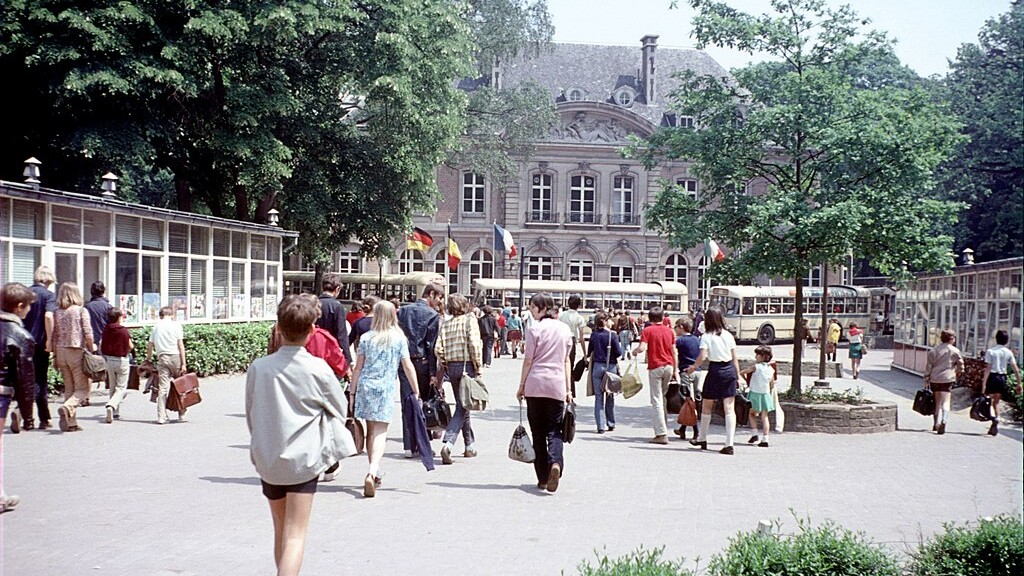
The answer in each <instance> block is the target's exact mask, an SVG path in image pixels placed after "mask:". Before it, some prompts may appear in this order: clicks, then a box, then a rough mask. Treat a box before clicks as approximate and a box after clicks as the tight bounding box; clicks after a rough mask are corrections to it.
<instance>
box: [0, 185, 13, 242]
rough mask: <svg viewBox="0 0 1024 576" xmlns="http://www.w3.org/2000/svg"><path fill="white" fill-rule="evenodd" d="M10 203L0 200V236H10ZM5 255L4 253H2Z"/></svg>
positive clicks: (4, 199) (3, 199) (6, 200)
mask: <svg viewBox="0 0 1024 576" xmlns="http://www.w3.org/2000/svg"><path fill="white" fill-rule="evenodd" d="M10 208H11V201H10V200H8V199H7V198H0V236H10V235H11V210H10ZM4 254H5V255H6V252H4Z"/></svg>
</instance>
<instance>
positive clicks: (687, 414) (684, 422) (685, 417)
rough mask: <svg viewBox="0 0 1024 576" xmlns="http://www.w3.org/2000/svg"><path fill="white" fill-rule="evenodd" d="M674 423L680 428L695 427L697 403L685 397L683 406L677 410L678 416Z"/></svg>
mask: <svg viewBox="0 0 1024 576" xmlns="http://www.w3.org/2000/svg"><path fill="white" fill-rule="evenodd" d="M676 423H678V424H679V425H680V426H696V425H697V403H696V402H695V401H694V400H693V398H691V397H689V396H687V397H686V398H684V399H683V405H682V407H680V408H679V416H678V417H676Z"/></svg>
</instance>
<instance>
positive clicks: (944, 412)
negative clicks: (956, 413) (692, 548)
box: [939, 408, 949, 424]
mask: <svg viewBox="0 0 1024 576" xmlns="http://www.w3.org/2000/svg"><path fill="white" fill-rule="evenodd" d="M948 415H949V411H947V410H946V409H945V408H939V423H940V424H945V423H946V416H948Z"/></svg>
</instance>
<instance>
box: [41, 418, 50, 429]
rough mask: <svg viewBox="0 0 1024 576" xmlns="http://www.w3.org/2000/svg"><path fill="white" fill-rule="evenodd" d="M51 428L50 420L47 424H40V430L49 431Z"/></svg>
mask: <svg viewBox="0 0 1024 576" xmlns="http://www.w3.org/2000/svg"><path fill="white" fill-rule="evenodd" d="M50 428H51V426H50V421H49V420H47V421H46V422H40V423H39V429H40V430H49V429H50Z"/></svg>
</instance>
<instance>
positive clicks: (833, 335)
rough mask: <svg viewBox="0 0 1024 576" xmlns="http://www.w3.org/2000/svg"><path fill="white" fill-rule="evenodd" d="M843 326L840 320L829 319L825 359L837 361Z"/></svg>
mask: <svg viewBox="0 0 1024 576" xmlns="http://www.w3.org/2000/svg"><path fill="white" fill-rule="evenodd" d="M842 332H843V328H842V327H841V326H840V325H839V320H837V319H835V318H833V319H831V320H829V321H828V334H827V335H826V338H827V342H826V344H825V360H827V361H829V362H835V361H836V348H838V347H839V336H840V335H841V334H842Z"/></svg>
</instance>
